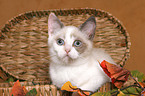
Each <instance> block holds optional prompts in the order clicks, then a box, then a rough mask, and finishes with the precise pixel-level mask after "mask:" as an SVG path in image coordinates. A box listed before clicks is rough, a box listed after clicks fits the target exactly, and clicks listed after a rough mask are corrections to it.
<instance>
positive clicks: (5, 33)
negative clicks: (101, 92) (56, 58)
mask: <svg viewBox="0 0 145 96" xmlns="http://www.w3.org/2000/svg"><path fill="white" fill-rule="evenodd" d="M50 12H54V13H55V14H56V15H57V16H58V18H59V19H60V20H61V21H62V22H63V23H64V25H74V26H79V25H80V24H82V23H83V22H84V21H85V20H86V19H87V18H89V17H90V16H92V15H93V16H95V18H96V23H97V25H96V35H95V38H94V41H93V42H94V47H96V48H104V49H105V50H106V51H107V52H108V53H109V54H110V55H111V56H112V58H113V59H114V61H115V62H116V63H117V64H120V65H121V66H123V65H124V64H125V61H126V60H127V58H128V57H129V51H130V50H129V49H130V40H129V36H128V33H127V32H126V30H125V28H124V27H123V25H122V24H121V23H120V22H119V21H118V20H117V19H116V18H115V17H113V16H112V15H111V14H109V13H108V12H105V11H102V10H98V9H69V10H67V9H64V10H47V11H32V12H27V13H24V14H20V15H19V16H16V17H14V18H13V19H11V20H9V21H8V22H7V23H6V24H5V26H4V27H3V28H2V29H1V31H0V67H1V68H2V70H4V71H5V72H6V73H8V74H10V75H12V76H14V77H15V78H17V79H22V80H27V81H49V76H48V74H49V73H48V67H49V58H50V57H49V53H48V45H47V38H48V32H47V31H48V30H47V28H48V24H47V23H48V22H47V21H48V16H49V14H50Z"/></svg>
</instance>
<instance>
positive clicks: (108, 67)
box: [100, 60, 130, 88]
mask: <svg viewBox="0 0 145 96" xmlns="http://www.w3.org/2000/svg"><path fill="white" fill-rule="evenodd" d="M100 65H101V67H102V69H103V70H104V72H105V73H106V74H107V75H108V76H109V77H110V78H111V81H112V83H113V84H114V85H115V86H116V87H117V88H121V87H122V85H123V84H124V83H125V81H127V80H128V77H129V74H130V72H129V71H128V70H126V69H123V68H122V67H120V66H118V65H114V64H111V63H109V62H107V61H105V60H104V61H102V62H101V64H100Z"/></svg>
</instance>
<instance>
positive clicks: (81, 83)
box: [48, 24, 114, 91]
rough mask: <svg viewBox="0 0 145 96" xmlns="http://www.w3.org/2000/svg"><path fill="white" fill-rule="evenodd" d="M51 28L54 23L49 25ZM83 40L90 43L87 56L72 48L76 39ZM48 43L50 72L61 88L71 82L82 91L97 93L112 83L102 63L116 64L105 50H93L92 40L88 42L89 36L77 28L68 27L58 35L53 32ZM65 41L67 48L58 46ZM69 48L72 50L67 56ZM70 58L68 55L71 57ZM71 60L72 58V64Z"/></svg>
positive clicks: (54, 81)
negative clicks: (103, 86)
mask: <svg viewBox="0 0 145 96" xmlns="http://www.w3.org/2000/svg"><path fill="white" fill-rule="evenodd" d="M48 26H50V24H48ZM73 34H77V37H80V38H82V40H83V42H85V43H86V44H87V48H86V50H85V52H84V53H82V54H80V53H79V52H78V51H77V50H76V49H75V48H74V47H73V46H72V45H73V42H74V40H75V39H76V37H75V36H74V35H73ZM49 35H50V36H49V38H48V44H49V51H50V56H51V62H50V67H49V73H50V77H51V80H52V82H53V84H54V85H56V86H57V87H59V88H61V87H62V85H63V84H64V83H66V82H67V81H70V82H71V83H72V85H74V86H77V87H79V88H81V89H82V90H90V91H96V90H97V89H98V88H99V87H101V86H102V85H103V84H104V83H106V82H110V78H109V77H108V76H107V75H106V74H105V73H104V71H103V70H102V68H101V67H100V64H99V62H102V61H103V60H106V61H108V62H110V63H113V64H114V61H113V60H112V58H111V57H110V56H109V55H108V54H107V53H105V51H104V50H102V49H97V48H93V45H92V41H91V40H88V39H86V38H87V37H86V35H85V34H83V33H82V32H80V30H79V28H77V27H74V26H65V27H63V28H61V29H58V30H57V32H54V34H52V33H51V32H50V33H49ZM58 37H59V38H62V39H64V41H65V45H64V46H59V45H58V44H57V43H56V39H57V38H58ZM65 49H69V50H70V52H69V54H67V53H66V52H65ZM67 55H68V56H67ZM69 58H71V59H72V61H71V62H69V60H68V59H69Z"/></svg>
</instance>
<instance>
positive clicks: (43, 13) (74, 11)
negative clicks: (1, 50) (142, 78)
mask: <svg viewBox="0 0 145 96" xmlns="http://www.w3.org/2000/svg"><path fill="white" fill-rule="evenodd" d="M62 11H66V12H68V11H70V13H68V14H70V15H72V14H74V15H79V14H82V13H83V12H86V13H87V14H91V13H89V11H92V12H97V11H98V12H100V14H103V15H104V16H107V17H108V18H109V19H110V21H112V23H114V24H116V25H117V28H119V29H120V30H121V31H122V32H123V33H124V36H125V39H126V41H127V44H126V52H125V54H124V58H123V59H122V61H123V62H125V61H126V60H127V59H128V57H129V56H130V46H131V42H130V37H129V34H128V32H127V31H126V28H125V27H124V25H123V24H122V23H121V22H120V21H119V20H118V19H117V18H116V17H114V16H113V15H112V14H110V13H109V12H106V11H104V10H101V9H95V8H71V9H50V10H39V11H28V12H24V13H21V14H19V15H17V16H15V17H13V18H12V19H10V20H8V21H7V22H6V23H5V24H4V26H3V27H2V28H1V30H0V39H4V38H5V37H6V36H5V35H4V34H3V33H5V32H9V30H10V28H11V27H12V26H14V25H15V24H17V23H19V22H21V21H23V20H28V19H31V18H33V17H35V16H37V17H42V16H48V14H49V13H50V12H54V13H55V14H56V13H57V14H56V15H60V16H65V14H63V13H62ZM79 11H83V12H82V13H79ZM92 15H93V14H92ZM66 16H67V15H66ZM101 16H102V15H101ZM19 20H21V21H19ZM124 64H125V63H124ZM124 64H121V65H122V66H124ZM0 67H1V68H2V69H3V71H5V72H6V73H8V74H10V75H11V76H13V77H16V78H18V79H20V78H19V76H15V75H14V74H12V73H11V72H9V71H8V70H7V69H6V68H5V67H4V66H3V65H0Z"/></svg>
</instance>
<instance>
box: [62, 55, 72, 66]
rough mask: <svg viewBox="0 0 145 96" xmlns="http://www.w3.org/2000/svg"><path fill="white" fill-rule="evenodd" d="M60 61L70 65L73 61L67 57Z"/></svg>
mask: <svg viewBox="0 0 145 96" xmlns="http://www.w3.org/2000/svg"><path fill="white" fill-rule="evenodd" d="M62 61H63V62H64V63H65V64H70V63H72V62H73V61H74V60H73V59H72V58H71V57H69V56H65V57H63V58H62Z"/></svg>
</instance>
